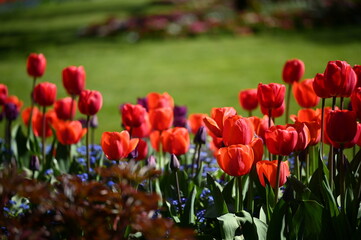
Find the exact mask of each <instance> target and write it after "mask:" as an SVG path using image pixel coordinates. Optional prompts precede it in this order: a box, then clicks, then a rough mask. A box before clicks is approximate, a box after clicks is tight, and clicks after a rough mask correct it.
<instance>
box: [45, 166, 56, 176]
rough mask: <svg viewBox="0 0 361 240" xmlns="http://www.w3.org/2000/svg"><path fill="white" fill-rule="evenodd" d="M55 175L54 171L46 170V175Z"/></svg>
mask: <svg viewBox="0 0 361 240" xmlns="http://www.w3.org/2000/svg"><path fill="white" fill-rule="evenodd" d="M53 173H54V171H53V169H51V168H50V169H47V170H45V175H52V174H53Z"/></svg>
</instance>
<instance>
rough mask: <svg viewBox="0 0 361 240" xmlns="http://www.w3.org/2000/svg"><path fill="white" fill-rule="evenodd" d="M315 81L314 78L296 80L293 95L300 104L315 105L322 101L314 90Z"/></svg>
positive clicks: (308, 106)
mask: <svg viewBox="0 0 361 240" xmlns="http://www.w3.org/2000/svg"><path fill="white" fill-rule="evenodd" d="M313 81H314V80H313V79H306V80H304V81H302V82H301V83H298V82H295V83H294V84H293V86H292V91H293V96H294V97H295V99H296V101H297V103H298V105H300V106H301V107H303V108H312V107H315V106H316V105H317V104H318V102H319V101H320V98H319V97H318V96H317V95H316V93H315V91H314V90H313Z"/></svg>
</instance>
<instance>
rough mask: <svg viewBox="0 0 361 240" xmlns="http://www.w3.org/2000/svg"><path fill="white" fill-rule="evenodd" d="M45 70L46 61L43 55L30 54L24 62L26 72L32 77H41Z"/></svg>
mask: <svg viewBox="0 0 361 240" xmlns="http://www.w3.org/2000/svg"><path fill="white" fill-rule="evenodd" d="M45 68H46V59H45V57H44V55H43V54H41V53H40V54H36V53H31V54H30V55H29V57H28V59H27V62H26V70H27V72H28V74H29V75H30V76H32V77H41V76H43V74H44V72H45Z"/></svg>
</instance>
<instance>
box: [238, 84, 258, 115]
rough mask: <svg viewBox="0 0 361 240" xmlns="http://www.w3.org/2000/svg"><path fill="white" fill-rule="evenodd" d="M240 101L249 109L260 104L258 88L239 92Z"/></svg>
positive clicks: (243, 106)
mask: <svg viewBox="0 0 361 240" xmlns="http://www.w3.org/2000/svg"><path fill="white" fill-rule="evenodd" d="M239 103H240V105H241V107H242V108H243V109H245V110H247V111H252V110H254V109H256V108H257V106H258V98H257V89H247V90H243V91H240V92H239Z"/></svg>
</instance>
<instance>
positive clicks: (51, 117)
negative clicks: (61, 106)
mask: <svg viewBox="0 0 361 240" xmlns="http://www.w3.org/2000/svg"><path fill="white" fill-rule="evenodd" d="M57 121H58V118H57V117H56V113H55V111H54V110H49V111H48V112H46V113H45V137H50V136H52V135H53V132H52V130H51V126H52V125H53V124H55V123H56V122H57ZM32 124H33V131H34V135H35V136H37V137H41V136H43V114H42V113H41V112H38V113H37V114H36V111H34V112H33V120H32Z"/></svg>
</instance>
